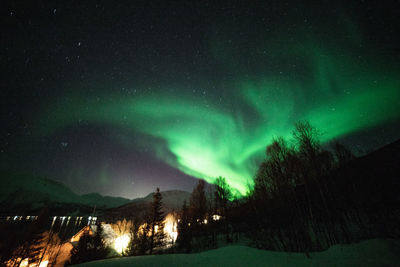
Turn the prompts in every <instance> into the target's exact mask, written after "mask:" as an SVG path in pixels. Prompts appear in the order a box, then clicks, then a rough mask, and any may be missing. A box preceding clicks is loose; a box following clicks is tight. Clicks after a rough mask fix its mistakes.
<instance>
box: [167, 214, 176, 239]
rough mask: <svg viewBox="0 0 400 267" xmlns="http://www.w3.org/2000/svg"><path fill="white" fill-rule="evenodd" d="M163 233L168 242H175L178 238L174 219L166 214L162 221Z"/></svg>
mask: <svg viewBox="0 0 400 267" xmlns="http://www.w3.org/2000/svg"><path fill="white" fill-rule="evenodd" d="M164 233H165V234H166V236H167V239H169V241H170V242H175V241H176V238H177V237H178V229H177V223H176V220H175V217H174V216H173V215H172V214H168V215H167V216H166V217H165V220H164Z"/></svg>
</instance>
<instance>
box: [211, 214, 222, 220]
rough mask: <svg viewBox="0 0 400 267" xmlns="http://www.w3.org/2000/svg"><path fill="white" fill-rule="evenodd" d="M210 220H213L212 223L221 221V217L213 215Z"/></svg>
mask: <svg viewBox="0 0 400 267" xmlns="http://www.w3.org/2000/svg"><path fill="white" fill-rule="evenodd" d="M212 218H213V220H214V221H218V220H220V219H221V216H220V215H217V214H214V215H213V216H212Z"/></svg>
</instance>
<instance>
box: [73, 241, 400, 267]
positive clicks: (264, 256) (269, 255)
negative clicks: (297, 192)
mask: <svg viewBox="0 0 400 267" xmlns="http://www.w3.org/2000/svg"><path fill="white" fill-rule="evenodd" d="M310 256H311V258H307V257H306V256H305V254H301V253H285V252H272V251H265V250H259V249H255V248H250V247H246V246H227V247H223V248H219V249H215V250H210V251H206V252H202V253H196V254H168V255H152V256H137V257H126V258H115V259H109V260H102V261H94V262H88V263H84V264H80V265H77V266H88V267H89V266H92V267H105V266H114V267H117V266H207V267H210V266H218V267H222V266H296V267H299V266H352V267H353V266H363V267H368V266H400V241H395V240H381V239H371V240H367V241H363V242H361V243H357V244H351V245H335V246H333V247H331V248H329V249H328V250H326V251H322V252H318V253H311V254H310Z"/></svg>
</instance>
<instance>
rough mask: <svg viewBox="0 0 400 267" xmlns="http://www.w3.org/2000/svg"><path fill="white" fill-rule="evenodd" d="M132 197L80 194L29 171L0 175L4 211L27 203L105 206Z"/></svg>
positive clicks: (0, 201)
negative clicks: (27, 172) (30, 173)
mask: <svg viewBox="0 0 400 267" xmlns="http://www.w3.org/2000/svg"><path fill="white" fill-rule="evenodd" d="M129 201H130V200H129V199H125V198H120V197H107V196H106V197H105V196H101V195H100V194H96V193H94V194H87V195H78V194H76V193H74V192H73V191H72V190H71V189H69V188H68V187H67V186H65V185H63V184H62V183H60V182H56V181H53V180H50V179H47V178H44V177H40V176H33V175H27V174H6V173H4V174H2V175H1V177H0V203H1V207H2V211H6V210H12V209H14V208H16V207H21V206H24V207H26V208H28V209H29V208H30V209H38V208H40V207H43V206H44V205H45V203H47V204H49V203H52V204H53V205H55V203H57V205H58V206H60V205H61V204H70V205H71V204H76V205H78V206H79V205H84V206H91V207H93V206H94V205H96V206H98V207H103V208H110V207H117V206H121V205H123V204H126V203H128V202H129Z"/></svg>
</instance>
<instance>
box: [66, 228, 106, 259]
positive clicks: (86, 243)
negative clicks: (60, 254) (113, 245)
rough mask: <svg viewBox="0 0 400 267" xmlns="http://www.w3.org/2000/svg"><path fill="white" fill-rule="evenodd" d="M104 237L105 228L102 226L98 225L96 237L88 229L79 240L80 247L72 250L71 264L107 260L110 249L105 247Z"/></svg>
mask: <svg viewBox="0 0 400 267" xmlns="http://www.w3.org/2000/svg"><path fill="white" fill-rule="evenodd" d="M102 236H103V228H102V227H101V224H98V225H96V231H95V234H94V235H91V234H90V231H89V229H87V230H86V231H85V232H84V234H83V235H82V236H81V238H80V239H79V242H78V245H77V246H76V247H74V248H73V249H72V251H71V258H70V262H69V264H78V263H82V262H86V261H93V260H100V259H104V258H106V257H107V255H108V254H109V253H110V248H109V247H107V246H106V245H105V242H104V240H103V238H102Z"/></svg>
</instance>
